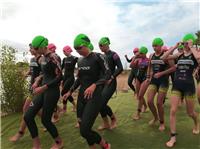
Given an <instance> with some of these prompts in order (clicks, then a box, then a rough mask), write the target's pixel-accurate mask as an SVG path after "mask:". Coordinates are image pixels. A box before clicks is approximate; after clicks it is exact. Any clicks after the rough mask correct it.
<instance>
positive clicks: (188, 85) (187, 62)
mask: <svg viewBox="0 0 200 149" xmlns="http://www.w3.org/2000/svg"><path fill="white" fill-rule="evenodd" d="M197 66H198V63H197V60H196V59H195V58H194V56H193V54H190V55H188V56H184V54H182V55H180V56H179V57H178V60H177V68H176V72H175V77H174V84H173V88H172V91H178V92H180V93H181V96H194V95H195V83H194V78H193V71H194V69H195V68H196V67H197Z"/></svg>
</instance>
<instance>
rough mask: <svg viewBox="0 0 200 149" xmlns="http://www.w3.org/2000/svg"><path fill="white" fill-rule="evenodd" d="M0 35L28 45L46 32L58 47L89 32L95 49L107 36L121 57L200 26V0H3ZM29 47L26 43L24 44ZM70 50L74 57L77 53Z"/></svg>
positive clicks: (168, 41)
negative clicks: (103, 37) (153, 42)
mask: <svg viewBox="0 0 200 149" xmlns="http://www.w3.org/2000/svg"><path fill="white" fill-rule="evenodd" d="M1 4H2V5H1V20H0V21H1V22H0V23H1V26H2V27H1V34H0V39H3V40H10V41H14V42H17V43H22V44H24V45H26V46H27V45H28V43H30V42H31V40H32V38H33V37H34V36H36V35H39V34H40V35H44V36H46V37H47V38H48V39H49V42H53V43H55V44H56V45H57V47H58V50H57V51H58V54H59V55H61V57H63V56H64V55H63V53H62V47H64V46H65V45H70V46H73V39H74V37H75V36H76V34H78V33H85V34H87V35H88V36H89V37H90V39H91V41H92V43H93V44H94V47H95V49H96V50H95V51H97V52H99V48H98V40H99V39H100V38H101V37H102V36H108V37H109V38H110V40H111V45H110V47H111V49H112V50H114V51H116V52H117V53H118V54H119V55H120V57H121V58H122V60H123V62H125V60H124V54H128V55H129V57H131V56H132V49H133V48H134V47H140V46H142V45H145V46H147V47H148V49H149V51H150V53H152V52H153V50H152V47H151V42H152V40H153V38H155V37H158V36H159V37H162V38H163V40H164V41H165V44H166V45H167V46H172V45H174V44H175V43H176V42H178V41H179V40H181V38H182V36H183V35H184V34H185V33H195V32H196V31H197V30H200V1H199V0H190V1H189V0H84V1H82V0H67V1H66V0H59V1H57V0H51V1H49V0H28V1H27V0H15V1H12V0H2V2H1ZM26 48H27V47H26ZM73 54H75V55H77V53H76V52H74V53H73Z"/></svg>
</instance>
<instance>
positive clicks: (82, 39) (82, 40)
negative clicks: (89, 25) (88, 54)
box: [74, 34, 90, 49]
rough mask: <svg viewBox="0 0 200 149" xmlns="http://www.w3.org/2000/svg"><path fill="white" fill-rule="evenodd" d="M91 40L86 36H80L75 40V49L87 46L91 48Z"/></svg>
mask: <svg viewBox="0 0 200 149" xmlns="http://www.w3.org/2000/svg"><path fill="white" fill-rule="evenodd" d="M89 45H90V39H89V38H88V36H86V35H85V34H78V35H77V36H76V37H75V39H74V49H76V48H78V47H81V46H85V47H88V48H89Z"/></svg>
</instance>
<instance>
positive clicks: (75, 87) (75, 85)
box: [70, 72, 80, 93]
mask: <svg viewBox="0 0 200 149" xmlns="http://www.w3.org/2000/svg"><path fill="white" fill-rule="evenodd" d="M79 86H80V79H79V72H78V74H77V79H76V80H75V82H74V84H73V85H72V87H71V88H70V92H71V93H72V92H74V91H75V90H76V89H77V88H78V87H79Z"/></svg>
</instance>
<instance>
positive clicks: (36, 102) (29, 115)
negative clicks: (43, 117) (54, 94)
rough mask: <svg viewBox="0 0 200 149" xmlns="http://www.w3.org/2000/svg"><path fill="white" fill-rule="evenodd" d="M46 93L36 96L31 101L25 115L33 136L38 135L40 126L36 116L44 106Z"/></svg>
mask: <svg viewBox="0 0 200 149" xmlns="http://www.w3.org/2000/svg"><path fill="white" fill-rule="evenodd" d="M43 97H44V93H42V94H40V95H37V96H34V97H33V101H32V102H31V104H30V106H29V108H28V110H27V111H26V113H25V115H24V121H25V122H26V125H27V127H28V129H29V131H30V134H31V137H32V138H35V137H37V136H38V128H37V126H36V123H35V119H34V118H35V116H36V115H37V113H38V112H39V110H40V109H41V107H42V106H43V100H44V98H43Z"/></svg>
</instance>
